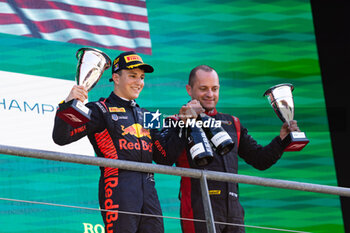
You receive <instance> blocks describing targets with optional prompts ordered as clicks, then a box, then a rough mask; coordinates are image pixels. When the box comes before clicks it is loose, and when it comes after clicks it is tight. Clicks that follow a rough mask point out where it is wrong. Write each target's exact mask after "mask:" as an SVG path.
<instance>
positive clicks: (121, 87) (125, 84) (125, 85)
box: [112, 68, 145, 100]
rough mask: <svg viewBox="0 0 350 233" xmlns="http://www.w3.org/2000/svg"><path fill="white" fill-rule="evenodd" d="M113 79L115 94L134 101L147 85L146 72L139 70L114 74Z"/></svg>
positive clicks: (124, 70)
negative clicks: (145, 81) (145, 80)
mask: <svg viewBox="0 0 350 233" xmlns="http://www.w3.org/2000/svg"><path fill="white" fill-rule="evenodd" d="M112 78H113V81H114V93H115V94H116V95H117V96H119V97H122V98H125V99H128V100H134V99H136V98H137V97H139V94H140V92H141V91H142V89H143V86H144V85H145V83H144V79H145V72H144V71H143V70H141V69H139V68H135V69H130V70H128V69H123V70H121V71H120V72H117V73H114V74H113V76H112Z"/></svg>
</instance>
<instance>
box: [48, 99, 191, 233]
mask: <svg viewBox="0 0 350 233" xmlns="http://www.w3.org/2000/svg"><path fill="white" fill-rule="evenodd" d="M86 106H87V107H88V108H89V109H91V110H92V114H91V120H90V121H89V122H88V123H86V124H85V125H83V126H80V127H78V128H73V127H72V126H70V125H69V124H67V123H65V122H64V121H63V120H61V119H60V118H59V117H57V115H56V117H55V125H54V130H53V139H54V141H55V143H57V144H59V145H65V144H68V143H71V142H74V141H76V140H79V139H80V138H82V137H84V136H86V135H87V136H88V138H89V140H90V142H91V144H92V146H93V148H94V150H95V153H96V154H97V156H98V157H104V158H109V159H121V160H129V161H136V162H144V163H151V162H152V160H154V161H155V162H156V163H160V164H165V165H170V164H173V163H175V161H176V160H177V158H178V156H179V155H180V154H181V152H182V150H183V149H184V145H185V139H184V138H182V137H179V132H178V129H175V128H171V129H169V130H165V131H162V133H161V132H160V131H158V130H155V129H152V130H149V129H145V128H143V116H144V114H143V113H144V112H145V110H144V109H141V108H140V107H139V106H138V105H137V104H136V102H135V101H133V100H132V101H126V100H123V99H121V98H120V97H118V96H116V95H115V94H114V93H113V92H112V93H111V95H110V96H109V97H108V98H107V99H101V100H100V101H98V102H90V103H87V104H86ZM100 170H101V176H100V181H99V202H100V208H101V209H102V210H106V211H101V214H102V218H103V221H104V223H105V232H106V233H112V232H123V233H126V232H130V233H131V232H132V233H136V232H144V233H147V232H152V233H158V232H159V233H162V232H164V226H163V219H162V218H159V217H149V216H140V215H131V214H125V213H118V212H116V210H118V211H126V212H134V213H143V214H151V215H159V216H161V215H162V211H161V208H160V203H159V200H158V196H157V192H156V189H155V187H154V186H155V182H154V177H153V174H151V173H143V172H136V171H128V170H122V169H118V168H109V167H100ZM111 210H113V211H111Z"/></svg>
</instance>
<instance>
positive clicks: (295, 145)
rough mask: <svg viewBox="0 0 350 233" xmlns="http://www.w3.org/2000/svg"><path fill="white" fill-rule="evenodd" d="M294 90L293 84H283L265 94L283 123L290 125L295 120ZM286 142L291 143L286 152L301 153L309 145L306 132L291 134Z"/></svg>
mask: <svg viewBox="0 0 350 233" xmlns="http://www.w3.org/2000/svg"><path fill="white" fill-rule="evenodd" d="M293 90H294V87H293V85H292V84H289V83H283V84H278V85H275V86H273V87H270V88H269V89H268V90H267V91H265V93H264V96H267V99H268V101H269V103H270V104H271V107H272V108H273V110H274V111H275V113H276V115H277V116H278V118H280V119H281V121H282V122H283V123H284V122H287V123H288V124H289V122H290V121H291V120H293V119H294V100H293V94H292V91H293ZM286 140H288V141H289V145H288V146H287V147H286V148H285V150H284V151H300V150H302V149H303V148H304V147H305V146H306V144H308V143H309V140H308V139H307V138H306V136H305V133H304V132H296V131H294V132H291V133H290V134H289V135H288V136H287V138H286Z"/></svg>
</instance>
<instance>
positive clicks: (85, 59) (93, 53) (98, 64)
mask: <svg viewBox="0 0 350 233" xmlns="http://www.w3.org/2000/svg"><path fill="white" fill-rule="evenodd" d="M76 57H77V59H78V65H77V72H76V75H75V79H76V82H77V84H78V85H82V86H84V87H85V89H86V90H87V91H90V90H91V89H92V88H93V87H94V86H95V85H96V84H97V82H98V81H99V80H100V78H101V77H102V74H103V72H104V71H105V70H107V69H108V68H109V67H110V66H111V59H110V58H109V57H108V55H107V54H105V53H104V52H102V51H100V50H98V49H94V48H81V49H79V50H78V51H77V52H76ZM57 115H58V117H60V118H61V119H62V120H64V121H65V122H67V123H68V124H70V125H71V126H73V127H79V126H81V125H83V124H85V123H86V122H88V121H89V120H90V119H91V118H90V115H91V110H90V109H89V108H88V107H86V106H85V104H84V103H82V102H81V101H79V100H76V99H74V100H71V101H69V102H67V103H64V104H61V105H60V108H59V109H58V112H57Z"/></svg>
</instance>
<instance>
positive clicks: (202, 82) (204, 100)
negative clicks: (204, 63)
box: [186, 69, 220, 111]
mask: <svg viewBox="0 0 350 233" xmlns="http://www.w3.org/2000/svg"><path fill="white" fill-rule="evenodd" d="M219 88H220V85H219V77H218V74H217V73H216V72H215V70H211V71H204V70H201V69H199V70H197V71H196V75H195V78H194V80H193V83H192V85H186V90H187V93H188V94H189V95H190V96H191V97H192V99H196V100H198V101H199V102H200V103H201V105H202V107H203V108H204V109H205V110H206V111H211V110H213V109H214V108H215V106H216V104H217V102H218V101H219Z"/></svg>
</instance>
